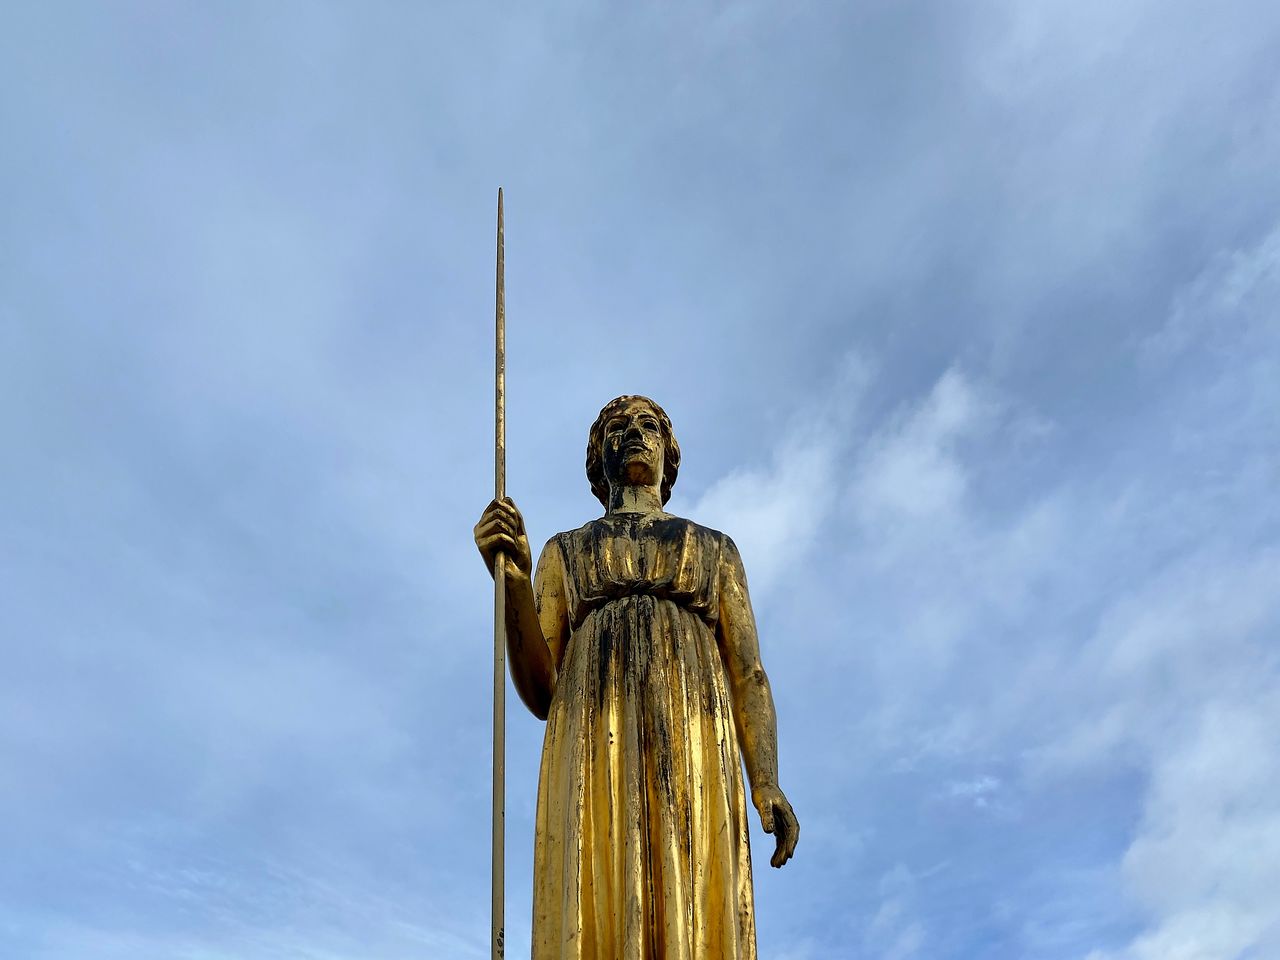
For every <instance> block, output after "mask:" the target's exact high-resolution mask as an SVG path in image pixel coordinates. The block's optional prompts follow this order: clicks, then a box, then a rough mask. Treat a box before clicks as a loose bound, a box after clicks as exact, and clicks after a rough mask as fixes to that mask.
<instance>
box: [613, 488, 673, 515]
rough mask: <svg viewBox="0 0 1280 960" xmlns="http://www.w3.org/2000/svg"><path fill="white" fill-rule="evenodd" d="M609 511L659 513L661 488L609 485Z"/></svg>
mask: <svg viewBox="0 0 1280 960" xmlns="http://www.w3.org/2000/svg"><path fill="white" fill-rule="evenodd" d="M608 512H609V513H644V514H650V513H661V512H662V488H661V486H659V485H658V484H654V485H653V486H630V485H628V486H621V487H615V486H611V487H609V511H608Z"/></svg>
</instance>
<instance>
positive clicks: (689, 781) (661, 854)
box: [475, 396, 800, 960]
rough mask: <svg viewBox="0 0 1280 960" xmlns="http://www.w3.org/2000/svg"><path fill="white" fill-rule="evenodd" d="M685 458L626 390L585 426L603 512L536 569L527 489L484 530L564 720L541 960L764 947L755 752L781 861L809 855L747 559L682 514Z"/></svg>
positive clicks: (547, 792)
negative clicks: (802, 842) (676, 490)
mask: <svg viewBox="0 0 1280 960" xmlns="http://www.w3.org/2000/svg"><path fill="white" fill-rule="evenodd" d="M679 466H680V447H679V445H678V444H677V443H676V438H675V434H674V433H673V431H672V428H671V421H670V420H669V419H668V417H667V415H666V413H664V412H663V410H662V408H661V407H660V406H658V404H656V403H654V402H653V401H652V400H650V399H648V398H646V397H641V396H622V397H618V398H617V399H616V400H612V401H610V402H609V403H608V404H606V405H605V407H604V409H603V410H601V411H600V415H599V417H597V418H596V421H595V423H594V424H593V425H592V427H591V430H590V433H589V437H588V441H587V477H588V480H589V481H590V484H591V490H592V492H593V493H594V494H595V495H596V496H597V497H598V498H599V500H600V502H601V503H602V504H603V506H604V508H605V513H604V515H603V516H601V517H599V518H597V519H595V520H592V521H590V522H589V523H587V524H585V525H584V526H582V527H579V528H578V529H577V530H571V531H568V532H566V533H559V534H556V535H555V536H554V537H552V538H551V540H550V541H549V542H548V543H547V545H546V546H545V547H544V548H543V550H542V553H541V555H540V557H539V559H538V563H537V566H536V568H535V567H534V565H533V559H532V554H531V551H530V549H529V541H528V538H527V536H526V534H525V524H524V519H523V517H522V516H521V514H520V511H519V510H518V509H516V505H515V503H514V502H513V501H512V500H511V499H510V498H509V497H505V496H500V497H499V498H497V499H495V500H494V501H493V502H492V503H490V504H489V506H488V507H487V508H486V509H485V511H484V513H483V515H482V516H481V518H480V522H479V523H477V524H476V527H475V541H476V545H477V547H479V550H480V553H481V555H482V556H483V557H484V559H485V562H486V564H487V565H488V567H489V570H490V573H493V572H494V571H495V569H496V570H497V571H498V573H497V576H498V577H499V578H500V579H501V581H502V590H501V594H500V596H501V597H502V599H501V607H500V616H501V618H502V626H503V627H504V628H505V635H506V653H507V661H508V664H509V666H510V670H511V677H512V680H513V682H514V685H515V688H516V690H517V691H518V693H519V695H520V697H521V699H522V700H523V701H524V703H525V705H526V706H527V707H528V708H529V710H530V711H532V713H533V714H534V716H536V717H538V718H539V719H543V720H546V721H547V728H546V735H545V739H544V741H543V749H542V767H541V778H540V782H539V786H538V809H537V831H536V839H535V853H534V893H533V951H532V955H533V960H755V957H756V936H755V912H754V903H753V893H752V884H751V861H750V855H749V850H748V830H747V810H748V808H747V802H746V793H745V790H744V786H743V777H742V761H743V760H745V762H746V768H747V774H748V776H749V778H750V783H751V801H752V803H753V804H754V806H755V808H756V810H757V811H758V813H759V815H760V820H761V824H762V825H763V827H764V829H765V830H766V831H767V832H769V833H772V834H773V835H774V837H775V839H776V849H775V850H774V853H773V857H772V860H771V862H772V864H773V866H775V867H780V866H782V865H783V864H784V863H786V862H787V861H788V860H789V859H790V858H791V856H792V854H793V853H794V851H795V847H796V840H797V838H798V837H799V832H800V828H799V824H798V822H797V821H796V817H795V814H794V813H793V812H792V809H791V805H790V803H788V802H787V798H786V796H785V795H784V794H783V792H782V790H781V789H780V787H779V786H778V760H777V733H776V717H775V712H774V705H773V695H772V693H771V692H770V688H769V679H768V677H767V676H766V675H765V671H764V667H763V665H762V664H761V662H760V648H759V643H758V641H757V637H756V623H755V616H754V614H753V613H752V610H751V601H750V599H749V597H748V594H747V580H746V574H745V572H744V571H743V566H742V560H741V557H740V556H739V554H738V550H737V548H736V547H735V546H734V543H733V541H732V540H731V539H730V538H729V537H727V536H726V535H724V534H723V533H720V532H718V531H715V530H711V529H709V528H707V527H703V526H700V525H698V524H696V523H694V522H692V521H690V520H685V519H682V518H680V517H676V516H673V515H672V514H670V513H667V512H666V511H665V509H664V507H665V506H666V503H667V500H668V498H669V497H670V495H671V487H672V485H673V484H674V483H675V481H676V475H677V473H678V470H679ZM499 936H500V934H499Z"/></svg>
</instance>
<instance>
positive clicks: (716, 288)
mask: <svg viewBox="0 0 1280 960" xmlns="http://www.w3.org/2000/svg"><path fill="white" fill-rule="evenodd" d="M0 125H2V129H3V144H4V147H3V150H0V195H2V196H3V208H4V211H5V212H4V216H3V217H2V218H0V391H3V400H4V402H3V403H0V437H3V443H2V444H0V457H2V458H3V461H2V463H3V469H2V470H0V537H2V541H3V544H4V546H3V550H0V574H2V575H0V653H2V654H3V659H2V661H0V662H3V669H2V670H0V850H3V851H4V855H3V857H0V956H2V957H4V958H9V957H12V958H15V960H26V958H31V960H117V958H128V960H286V958H298V960H356V958H360V960H408V958H415V960H417V958H435V957H441V958H462V960H466V958H483V957H485V956H487V948H486V943H487V932H488V919H487V911H488V877H487V869H488V790H489V787H488V783H489V780H488V778H489V754H488V750H489V747H488V737H489V727H488V724H489V710H490V706H489V698H488V680H487V670H488V665H489V663H488V657H489V653H488V645H489V643H490V639H489V637H490V625H489V615H490V611H491V600H490V586H489V582H488V579H487V577H486V576H485V573H484V570H483V566H482V564H481V562H480V560H479V559H478V558H477V557H476V556H475V555H474V551H473V547H472V545H471V542H470V536H471V526H472V524H473V523H474V521H475V518H476V516H477V515H478V512H479V510H480V509H481V508H482V507H483V505H484V504H485V502H486V501H487V500H488V498H489V496H490V490H491V482H492V474H491V470H492V466H491V448H490V438H491V433H490V430H491V426H490V417H491V409H490V403H491V396H492V393H491V391H492V385H491V380H490V377H491V372H492V366H491V364H492V361H491V355H490V349H491V327H490V324H491V318H492V295H493V294H492V277H493V261H492V257H493V238H492V230H493V207H494V199H495V198H494V194H495V189H496V187H497V185H498V184H502V185H504V186H505V188H506V191H507V219H508V223H507V260H508V302H509V317H510V333H509V339H510V385H509V389H510V404H511V406H510V413H509V419H510V426H509V431H510V433H509V439H510V447H511V450H510V456H509V486H510V490H511V492H512V494H513V495H514V496H515V497H516V498H517V501H518V502H519V503H520V505H521V506H522V507H523V509H524V511H525V513H526V516H527V518H528V522H529V526H530V528H531V535H532V538H533V539H534V540H535V541H537V542H539V543H540V542H542V541H543V540H545V539H546V537H548V536H549V535H551V534H552V533H554V532H556V531H558V530H563V529H568V528H570V527H573V526H577V525H578V524H580V523H582V522H584V521H585V520H586V519H589V518H590V517H592V516H594V515H595V514H596V513H597V512H598V505H597V504H596V503H595V501H594V499H593V498H592V497H591V495H590V492H589V490H588V487H587V483H586V480H585V477H584V475H583V471H582V460H583V452H584V445H585V439H586V431H587V427H588V426H589V424H590V423H591V421H592V419H593V418H594V416H595V414H596V412H597V411H598V409H599V408H600V406H601V405H602V404H603V403H604V402H605V401H606V400H608V399H610V398H611V397H613V396H615V395H617V394H620V393H631V392H639V393H646V394H649V395H652V396H653V397H655V398H656V399H658V400H659V402H661V403H662V404H663V405H664V406H665V407H666V409H667V410H668V412H669V413H670V414H671V416H672V418H673V420H674V422H675V427H676V431H677V434H678V436H679V438H680V441H681V444H682V447H683V449H684V461H683V465H682V470H681V476H680V481H679V484H678V485H677V487H676V489H675V495H674V497H673V500H672V504H671V508H672V509H673V510H674V511H675V512H677V513H681V514H684V515H687V516H691V517H693V518H695V519H697V520H699V521H701V522H703V523H706V524H708V525H711V526H716V527H719V528H721V529H724V530H726V531H727V532H729V533H730V534H732V535H733V536H734V538H735V539H736V540H737V542H738V543H739V545H740V547H741V550H742V553H743V556H744V558H745V561H746V564H747V570H748V573H749V575H750V577H751V581H752V588H753V595H754V599H755V606H756V613H757V617H758V620H759V622H760V627H761V634H762V644H763V653H764V659H765V665H766V667H767V668H768V670H769V672H770V675H771V677H772V680H773V684H774V689H775V693H776V697H777V702H778V711H779V715H780V740H781V744H780V748H781V758H782V763H781V766H782V785H783V787H784V789H786V791H787V792H788V794H789V796H790V797H791V799H792V801H793V803H794V804H795V807H796V809H797V811H798V813H799V815H800V818H801V821H802V823H803V829H804V833H803V836H802V839H801V844H800V848H799V850H798V853H797V857H796V860H795V861H794V862H793V863H792V864H790V865H788V866H787V867H786V868H785V869H784V870H782V871H772V870H770V869H768V868H767V866H766V865H765V863H764V861H765V857H763V856H761V853H762V852H763V851H764V850H767V849H768V847H767V846H766V841H767V838H766V837H765V836H764V835H763V834H761V833H760V832H759V830H758V825H757V826H756V827H755V828H753V829H755V833H754V834H753V843H754V845H755V849H756V851H757V856H756V861H757V871H756V889H757V914H758V922H759V928H760V953H761V957H762V960H817V958H830V957H839V958H844V957H848V958H867V960H911V958H930V960H959V958H993V960H1000V958H1009V960H1068V958H1074V960H1217V958H1224V960H1225V958H1239V960H1267V958H1272V957H1277V956H1280V898H1277V897H1276V895H1275V891H1276V890H1280V751H1277V749H1276V742H1277V741H1276V731H1277V730H1278V729H1280V692H1278V691H1280V644H1278V643H1277V641H1278V640H1280V589H1278V587H1280V510H1278V508H1277V499H1276V496H1275V492H1276V490H1277V486H1278V483H1280V418H1278V417H1277V411H1280V376H1277V370H1278V369H1280V367H1278V364H1280V309H1278V308H1280V175H1278V174H1277V170H1280V164H1278V163H1277V158H1278V156H1280V8H1277V7H1276V6H1275V4H1273V3H1267V2H1261V0H1259V2H1228V3H1222V4H1215V5H1213V7H1212V9H1210V8H1209V7H1207V6H1205V5H1203V4H1196V3H1190V2H1182V0H1173V2H1168V0H1164V2H1159V3H1157V2H1126V3H1097V2H1084V3H1079V2H1044V3H1025V2H1014V0H991V2H984V3H980V4H963V5H962V4H951V3H942V2H936V3H924V2H892V3H890V2H865V3H862V2H860V3H856V4H812V3H796V4H788V5H783V4H765V3H752V2H745V3H736V4H713V3H705V2H693V3H689V4H684V5H680V6H678V7H677V6H675V5H672V6H669V7H660V6H658V5H629V6H627V7H626V8H621V7H619V6H618V5H611V6H606V5H594V4H534V5H525V6H523V7H520V8H512V7H508V8H499V7H492V6H489V5H484V4H472V3H456V4H434V5H425V4H423V5H417V4H407V3H389V2H388V3H377V4H365V5H326V4H322V3H307V4H302V3H292V4H290V3H273V4H257V5H250V4H232V5H204V6H201V7H197V6H195V5H185V6H178V5H170V4H160V3H152V4H147V3H119V4H112V5H88V4H85V5H77V4H72V3H64V4H28V5H25V7H17V6H12V7H10V8H9V9H7V10H6V12H5V13H4V27H3V29H0ZM511 703H512V716H511V722H510V733H509V758H510V773H509V781H510V782H509V798H508V824H509V833H508V837H509V841H508V857H509V882H508V918H509V920H508V927H509V938H508V939H509V944H510V951H509V952H510V955H511V956H516V957H518V956H522V955H524V954H525V951H526V950H527V943H528V915H529V889H530V881H529V871H530V859H531V852H532V819H533V803H534V790H535V782H536V776H537V755H538V750H539V746H540V738H541V732H542V728H541V725H540V724H539V723H537V722H536V721H535V720H533V719H532V718H531V717H529V716H528V715H526V714H524V713H523V712H517V706H518V704H517V701H515V699H514V697H513V698H512V701H511Z"/></svg>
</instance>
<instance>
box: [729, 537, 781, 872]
mask: <svg viewBox="0 0 1280 960" xmlns="http://www.w3.org/2000/svg"><path fill="white" fill-rule="evenodd" d="M717 640H718V641H719V643H720V649H721V652H722V654H723V657H724V663H725V668H726V670H727V671H728V674H729V684H730V687H731V689H732V691H733V718H734V723H735V724H736V725H737V728H738V742H739V743H740V744H741V746H742V755H743V758H744V759H745V760H746V764H747V775H748V776H749V777H750V779H751V801H752V803H754V804H755V807H756V809H757V810H758V811H759V812H760V823H761V825H762V826H763V827H764V830H765V832H766V833H772V834H773V835H774V837H775V839H776V840H777V849H776V850H775V851H774V854H773V858H772V859H771V860H770V863H772V864H773V865H774V866H775V867H780V866H782V865H783V864H784V863H786V862H787V861H788V860H790V859H791V856H792V854H794V853H795V849H796V841H797V840H798V839H799V837H800V824H799V822H798V821H797V820H796V815H795V813H794V812H793V811H792V809H791V804H790V803H789V802H788V801H787V798H786V796H785V795H784V794H783V792H782V790H781V789H780V788H779V786H778V719H777V713H776V711H775V710H774V707H773V692H772V691H771V690H770V688H769V677H768V676H767V675H766V674H765V672H764V665H763V664H762V663H761V662H760V641H759V638H758V637H757V635H756V618H755V614H754V613H752V611H751V597H750V595H749V594H748V593H747V575H746V571H745V570H743V567H742V557H741V556H740V555H739V554H738V548H737V547H736V546H735V545H734V542H733V541H732V540H730V539H729V538H728V537H725V538H724V545H723V548H722V550H721V557H720V619H719V624H718V627H717Z"/></svg>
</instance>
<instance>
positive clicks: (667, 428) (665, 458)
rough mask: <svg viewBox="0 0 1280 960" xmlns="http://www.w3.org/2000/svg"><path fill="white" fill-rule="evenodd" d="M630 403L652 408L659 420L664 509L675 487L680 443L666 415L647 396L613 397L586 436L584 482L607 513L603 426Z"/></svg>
mask: <svg viewBox="0 0 1280 960" xmlns="http://www.w3.org/2000/svg"><path fill="white" fill-rule="evenodd" d="M632 400H640V401H643V402H644V403H647V404H648V405H649V406H650V407H652V408H653V413H654V415H655V416H656V417H657V418H658V429H659V430H660V431H661V433H662V504H663V506H666V503H667V501H668V500H670V499H671V488H672V487H674V486H675V483H676V475H677V474H679V472H680V444H678V443H676V435H675V432H674V431H673V430H672V429H671V418H670V417H668V416H667V412H666V411H665V410H663V409H662V408H661V407H660V406H658V405H657V404H656V403H654V402H653V401H652V400H650V399H649V398H648V397H642V396H639V395H637V394H630V393H628V394H623V395H622V396H621V397H615V398H614V399H613V400H610V401H609V402H608V403H606V404H605V405H604V409H602V410H601V411H600V416H598V417H596V422H595V423H593V424H592V425H591V432H590V433H589V434H587V480H588V482H590V484H591V492H592V493H594V494H595V495H596V499H597V500H599V501H600V502H601V503H602V504H604V507H605V509H606V510H607V509H608V508H609V481H608V480H606V479H605V475H604V425H605V424H606V423H607V422H608V421H609V418H610V417H612V416H613V415H614V414H615V413H617V412H618V410H619V408H621V407H623V406H625V405H626V404H627V403H629V402H631V401H632Z"/></svg>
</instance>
